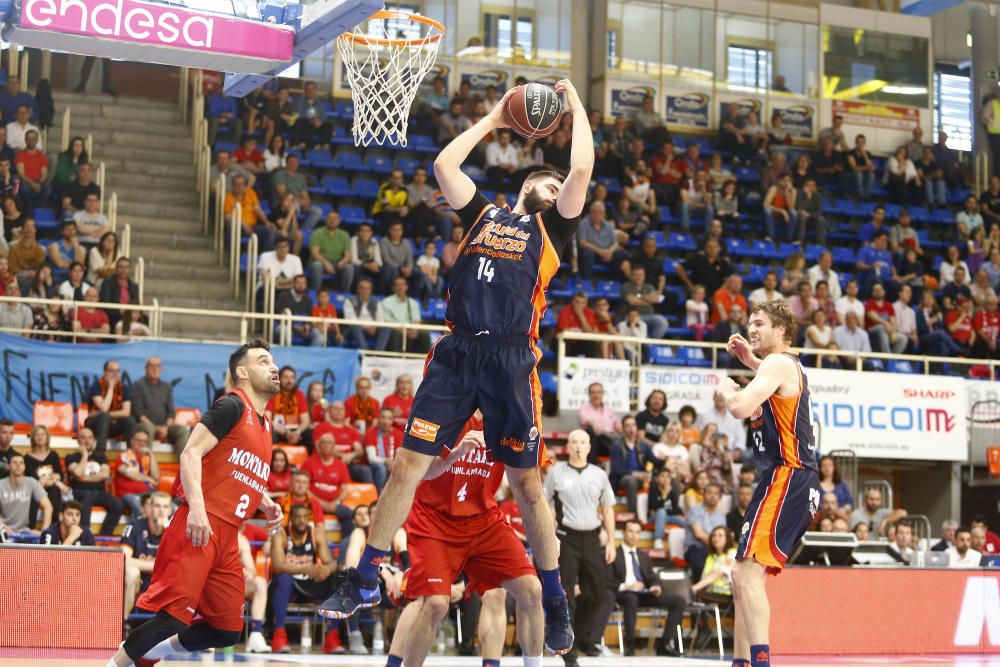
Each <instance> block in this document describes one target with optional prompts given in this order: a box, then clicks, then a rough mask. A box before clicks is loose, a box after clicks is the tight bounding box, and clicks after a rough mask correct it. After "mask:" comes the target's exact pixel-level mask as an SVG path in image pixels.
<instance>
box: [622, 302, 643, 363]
mask: <svg viewBox="0 0 1000 667" xmlns="http://www.w3.org/2000/svg"><path fill="white" fill-rule="evenodd" d="M618 335H619V336H629V337H632V338H648V337H649V329H648V327H647V326H646V323H645V322H643V321H642V316H641V315H640V314H639V307H638V306H629V307H628V308H626V309H625V317H623V318H622V320H621V321H620V322H619V323H618ZM641 348H642V345H641V344H639V343H633V342H629V343H625V344H624V345H623V351H624V352H625V355H626V356H627V357H628V358H629V359H630V360H632V359H641V358H642V349H641Z"/></svg>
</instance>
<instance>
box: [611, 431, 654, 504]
mask: <svg viewBox="0 0 1000 667" xmlns="http://www.w3.org/2000/svg"><path fill="white" fill-rule="evenodd" d="M652 462H653V453H652V450H651V448H650V446H649V445H648V444H646V443H645V442H643V441H642V440H641V439H640V438H639V427H638V426H637V425H636V420H635V417H633V416H632V415H625V417H624V418H622V437H621V439H620V440H618V441H617V442H615V443H614V444H613V445H612V447H611V473H610V475H609V478H610V479H611V486H612V487H614V489H615V491H624V492H625V498H626V501H627V504H628V511H629V512H631V513H632V514H635V512H636V502H637V499H638V497H639V489H641V488H643V487H648V486H649V482H650V477H651V476H650V473H649V468H652Z"/></svg>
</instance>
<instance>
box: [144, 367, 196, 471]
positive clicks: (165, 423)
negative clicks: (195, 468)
mask: <svg viewBox="0 0 1000 667" xmlns="http://www.w3.org/2000/svg"><path fill="white" fill-rule="evenodd" d="M145 370H146V374H145V375H144V376H143V377H141V378H138V379H137V380H134V381H133V382H132V392H131V396H132V416H133V417H134V419H135V420H136V429H137V430H139V431H145V433H146V435H148V436H149V441H150V442H152V441H153V439H154V438H156V439H159V440H163V441H166V442H169V443H170V444H171V445H173V448H174V452H175V453H176V454H177V456H180V455H181V452H183V451H184V446H185V445H186V444H187V441H188V437H189V436H190V435H191V427H190V426H184V425H183V424H177V423H175V422H174V418H175V417H176V409H175V407H174V386H173V384H172V383H170V382H164V381H163V380H161V379H160V377H161V376H162V375H163V362H162V361H161V360H160V358H159V357H149V358H148V359H146V365H145Z"/></svg>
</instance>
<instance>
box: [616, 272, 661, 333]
mask: <svg viewBox="0 0 1000 667" xmlns="http://www.w3.org/2000/svg"><path fill="white" fill-rule="evenodd" d="M621 299H622V302H623V305H624V306H626V307H627V306H635V307H636V308H638V309H639V315H640V317H641V318H642V321H643V322H645V323H646V326H647V327H648V329H649V337H650V338H662V337H663V334H664V333H666V331H667V320H666V318H665V317H663V316H662V315H658V314H656V313H655V312H654V309H653V305H654V304H659V303H661V302H662V301H663V291H662V288H660V289H657V288H654V287H653V286H652V285H650V284H649V283H647V282H646V270H645V269H644V268H643V267H642V266H634V267H632V275H631V280H630V281H629V282H627V283H623V284H622V287H621Z"/></svg>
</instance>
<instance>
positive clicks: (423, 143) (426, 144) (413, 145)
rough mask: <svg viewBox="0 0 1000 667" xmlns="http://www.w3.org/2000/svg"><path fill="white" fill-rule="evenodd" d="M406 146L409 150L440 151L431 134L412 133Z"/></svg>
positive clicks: (419, 151) (420, 151)
mask: <svg viewBox="0 0 1000 667" xmlns="http://www.w3.org/2000/svg"><path fill="white" fill-rule="evenodd" d="M406 147H407V149H408V150H412V151H416V152H418V153H437V152H438V147H437V145H436V144H435V143H434V139H433V138H432V137H431V136H430V135H429V134H411V135H410V136H409V140H408V141H407V144H406Z"/></svg>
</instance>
